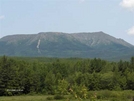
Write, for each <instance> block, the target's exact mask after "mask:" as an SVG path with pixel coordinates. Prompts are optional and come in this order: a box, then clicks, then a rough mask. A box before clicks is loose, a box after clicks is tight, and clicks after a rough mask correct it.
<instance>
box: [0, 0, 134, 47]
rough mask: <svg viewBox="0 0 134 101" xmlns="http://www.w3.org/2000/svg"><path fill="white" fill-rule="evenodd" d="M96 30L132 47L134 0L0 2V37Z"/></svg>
mask: <svg viewBox="0 0 134 101" xmlns="http://www.w3.org/2000/svg"><path fill="white" fill-rule="evenodd" d="M98 31H103V32H105V33H107V34H109V35H112V36H114V37H116V38H121V39H124V40H125V41H127V42H129V43H131V44H133V45H134V0H0V38H1V37H3V36H6V35H12V34H36V33H39V32H66V33H76V32H98Z"/></svg>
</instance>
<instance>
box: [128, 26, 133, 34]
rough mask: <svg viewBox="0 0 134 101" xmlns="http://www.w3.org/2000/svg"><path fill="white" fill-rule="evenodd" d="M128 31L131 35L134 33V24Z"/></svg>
mask: <svg viewBox="0 0 134 101" xmlns="http://www.w3.org/2000/svg"><path fill="white" fill-rule="evenodd" d="M127 33H128V34H129V35H134V26H133V27H132V28H130V29H129V30H128V31H127Z"/></svg>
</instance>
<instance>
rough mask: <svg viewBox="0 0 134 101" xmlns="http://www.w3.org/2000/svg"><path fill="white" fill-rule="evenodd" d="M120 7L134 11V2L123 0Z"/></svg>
mask: <svg viewBox="0 0 134 101" xmlns="http://www.w3.org/2000/svg"><path fill="white" fill-rule="evenodd" d="M120 5H121V6H122V7H124V8H127V9H130V10H134V0H122V2H121V3H120Z"/></svg>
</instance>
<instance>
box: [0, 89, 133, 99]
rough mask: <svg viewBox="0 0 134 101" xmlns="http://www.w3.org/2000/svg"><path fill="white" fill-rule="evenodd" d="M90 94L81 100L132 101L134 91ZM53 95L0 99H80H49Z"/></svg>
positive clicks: (91, 92)
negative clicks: (87, 97)
mask: <svg viewBox="0 0 134 101" xmlns="http://www.w3.org/2000/svg"><path fill="white" fill-rule="evenodd" d="M94 94H96V98H95V99H90V98H91V97H93V96H94ZM88 95H89V99H86V100H81V101H132V98H133V97H134V91H131V90H129V91H107V90H104V91H90V92H89V94H88ZM70 96H71V95H70ZM53 97H54V96H51V95H21V96H2V97H0V101H80V100H78V99H74V98H73V99H69V98H70V97H69V96H65V99H62V100H55V99H48V98H53Z"/></svg>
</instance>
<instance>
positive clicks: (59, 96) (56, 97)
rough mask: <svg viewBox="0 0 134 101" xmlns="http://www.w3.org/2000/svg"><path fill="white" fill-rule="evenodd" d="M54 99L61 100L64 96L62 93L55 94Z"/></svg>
mask: <svg viewBox="0 0 134 101" xmlns="http://www.w3.org/2000/svg"><path fill="white" fill-rule="evenodd" d="M54 99H55V100H62V99H65V97H64V96H63V95H55V96H54Z"/></svg>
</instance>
